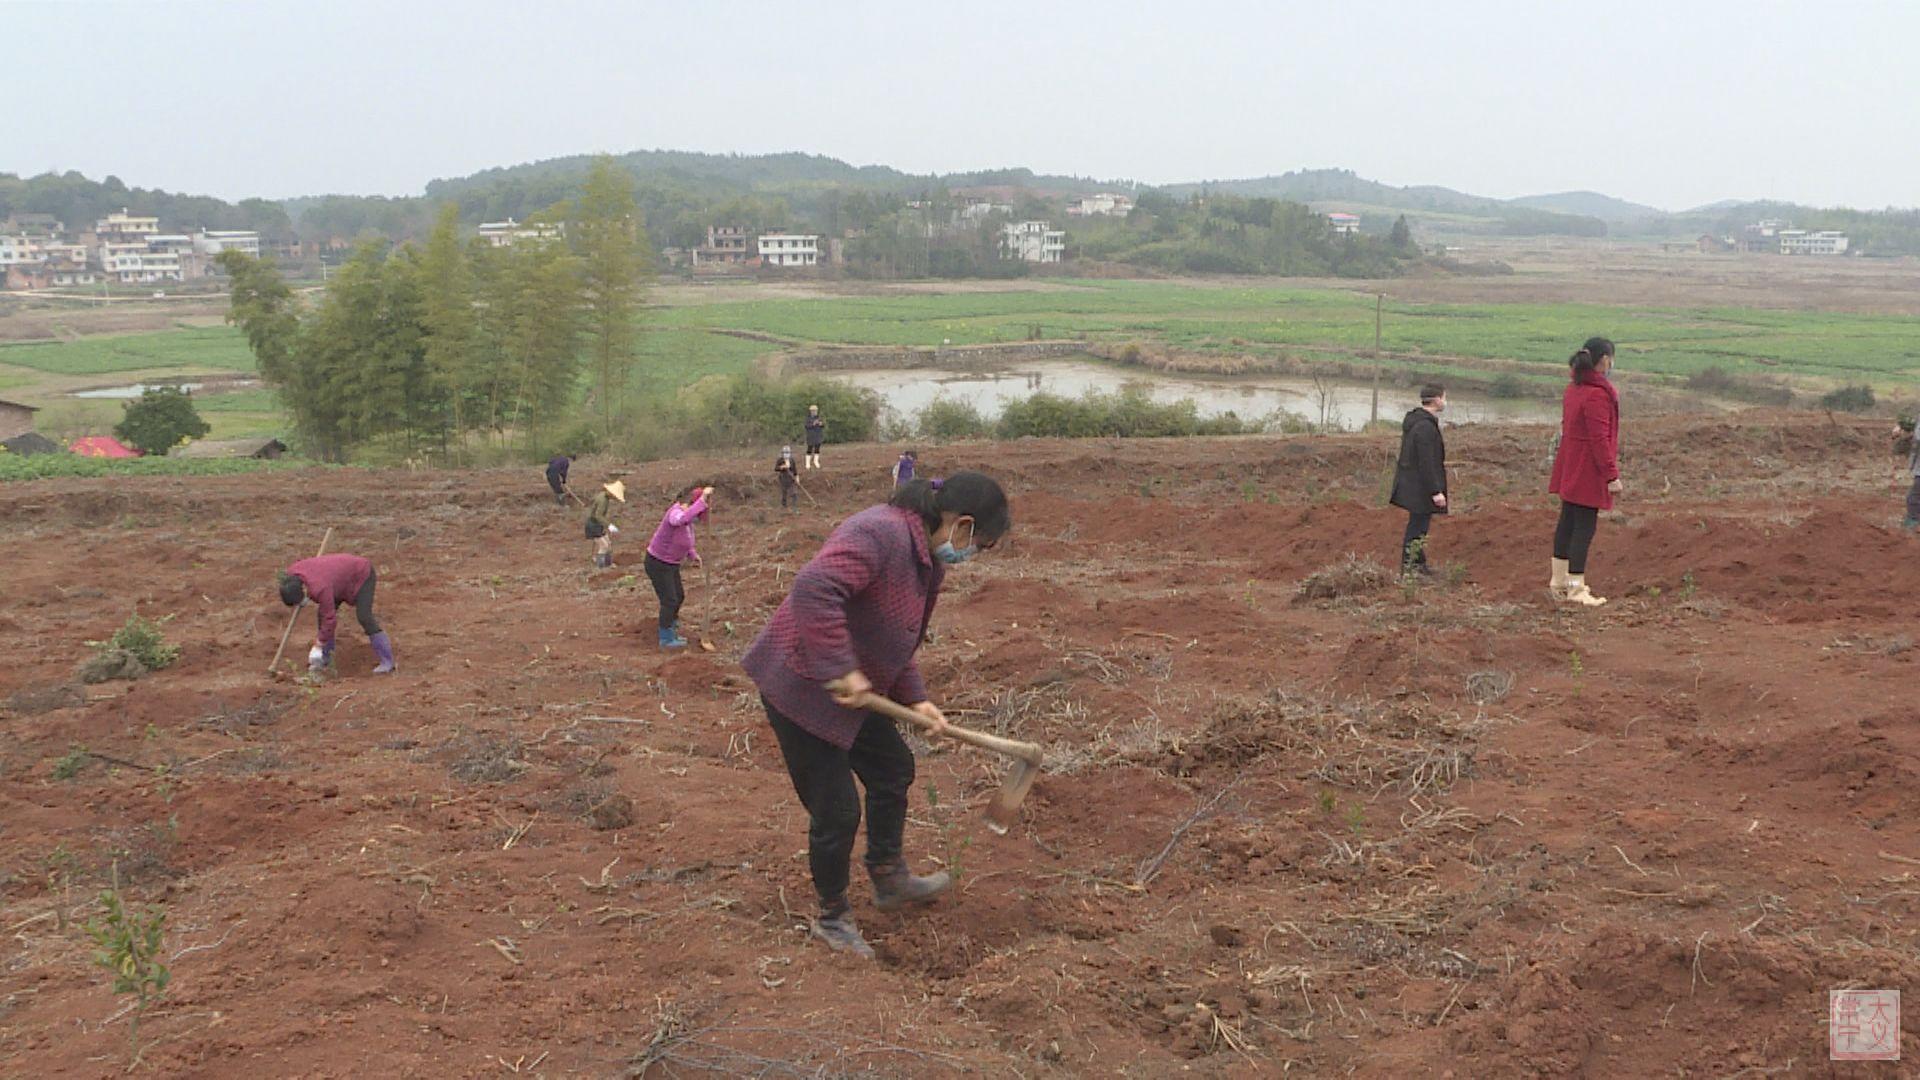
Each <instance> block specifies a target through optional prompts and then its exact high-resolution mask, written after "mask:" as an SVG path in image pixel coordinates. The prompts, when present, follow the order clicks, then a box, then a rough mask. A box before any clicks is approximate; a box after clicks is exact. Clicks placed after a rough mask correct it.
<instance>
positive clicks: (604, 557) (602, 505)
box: [587, 480, 627, 570]
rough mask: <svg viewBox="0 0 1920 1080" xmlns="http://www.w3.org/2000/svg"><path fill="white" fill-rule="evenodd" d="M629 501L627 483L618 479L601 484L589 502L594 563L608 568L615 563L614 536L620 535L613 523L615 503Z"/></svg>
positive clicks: (618, 529) (589, 526)
mask: <svg viewBox="0 0 1920 1080" xmlns="http://www.w3.org/2000/svg"><path fill="white" fill-rule="evenodd" d="M626 501H627V485H625V484H624V483H621V482H620V481H618V480H615V481H614V482H612V483H610V484H601V485H600V493H599V494H597V495H595V496H594V497H593V501H592V502H591V503H588V504H587V539H589V540H591V541H593V565H595V566H597V567H599V568H601V569H602V570H604V569H606V568H607V567H609V566H612V565H613V538H614V537H616V536H619V535H620V528H619V526H617V525H615V524H614V523H613V504H614V503H616V502H626Z"/></svg>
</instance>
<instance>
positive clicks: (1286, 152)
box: [0, 0, 1920, 209]
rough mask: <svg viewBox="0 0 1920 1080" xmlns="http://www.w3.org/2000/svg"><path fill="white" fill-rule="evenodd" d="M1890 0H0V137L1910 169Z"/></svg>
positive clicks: (1794, 185)
mask: <svg viewBox="0 0 1920 1080" xmlns="http://www.w3.org/2000/svg"><path fill="white" fill-rule="evenodd" d="M1915 42H1920V3H1915V2H1912V0H1829V2H1825V3H1815V2H1812V0H1808V2H1802V3H1792V4H1789V3H1776V2H1767V0H1740V2H1721V0H1663V2H1659V3H1643V2H1639V0H1589V2H1584V3H1578V4H1573V3H1563V2H1558V0H1532V2H1518V0H1516V2H1482V0H1446V2H1441V3H1435V2H1432V0H1418V2H1405V3H1384V2H1355V0H1347V2H1343V3H1291V2H1287V0H1246V2H1212V0H1181V2H1168V0H1149V2H1141V3H1134V2H1128V0H1116V2H1108V3H1092V2H1080V0H1016V2H1004V3H1003V2H999V0H990V2H972V3H961V4H938V5H934V4H921V3H911V2H907V0H885V2H873V3H869V2H864V0H859V2H835V0H782V2H774V3H729V2H726V0H672V2H667V3H653V2H639V0H634V2H628V3H585V2H568V0H539V2H527V0H515V2H489V0H460V2H457V3H455V2H407V0H386V2H379V3H362V2H358V0H301V2H297V3H294V2H253V0H248V2H244V3H243V2H232V3H227V2H195V0H149V2H142V3H129V4H120V3H92V2H87V0H69V2H64V3H41V2H30V3H20V2H15V0H0V46H6V48H4V49H0V52H4V53H5V54H6V55H10V56H11V57H13V58H14V61H15V63H16V64H18V65H23V66H18V67H15V68H14V70H13V71H12V73H11V74H12V77H9V78H7V79H6V80H5V89H4V90H0V171H7V172H18V173H22V174H28V173H37V172H43V171H45V170H48V169H63V170H64V169H78V170H80V171H81V172H84V173H86V174H88V175H89V176H94V177H96V178H97V177H100V176H104V175H105V174H108V173H113V174H116V175H118V176H119V177H120V178H121V179H123V180H125V181H126V182H127V183H129V184H133V185H137V186H144V187H154V186H158V187H165V188H168V189H171V190H184V191H191V192H204V193H210V194H215V195H220V196H224V197H228V198H238V197H242V196H248V195H265V196H271V197H281V196H288V195H301V194H315V193H320V192H330V191H337V192H352V193H384V194H396V195H397V194H415V193H418V192H419V191H420V190H421V188H422V186H423V185H424V184H425V183H426V181H428V180H429V179H432V178H434V177H440V176H458V175H464V174H466V173H469V172H472V171H475V170H477V169H482V168H487V167H490V166H496V165H509V164H515V163H518V162H523V161H529V160H535V159H538V158H544V157H554V156H558V155H562V154H574V153H582V152H589V151H598V150H607V151H615V152H618V151H625V150H634V149H644V148H673V149H689V150H708V151H739V152H744V153H758V152H765V151H777V150H804V151H809V152H815V153H821V154H828V155H831V156H834V157H839V158H843V159H845V160H848V161H852V162H855V163H858V164H886V165H893V166H896V167H899V168H903V169H907V170H910V171H915V172H929V171H939V172H952V171H960V170H966V169H977V168H992V167H1003V166H1014V165H1025V166H1029V167H1031V168H1033V169H1035V170H1036V171H1041V172H1061V173H1072V174H1080V175H1093V176H1099V177H1103V178H1122V177H1130V178H1135V179H1139V180H1144V181H1148V182H1169V181H1176V180H1197V179H1209V178H1211V179H1220V178H1230V177H1245V176H1258V175H1264V174H1267V173H1279V172H1286V171H1288V170H1291V169H1300V168H1320V167H1329V166H1338V167H1344V168H1350V169H1353V170H1354V171H1356V172H1358V173H1360V174H1361V175H1362V176H1366V177H1370V178H1374V179H1379V180H1383V181H1386V182H1389V183H1394V184H1422V183H1431V184H1443V185H1446V186H1449V187H1454V188H1459V189H1462V190H1466V191H1471V192H1474V193H1477V194H1484V195H1493V196H1499V197H1511V196H1516V195H1526V194H1536V193H1541V192H1552V191H1564V190H1569V189H1582V188H1586V189H1593V190H1598V191H1603V192H1606V193H1608V194H1611V195H1617V196H1620V197H1622V198H1627V199H1632V200H1635V201H1639V202H1646V203H1650V204H1652V205H1655V206H1661V207H1666V208H1669V209H1683V208H1687V207H1691V206H1695V205H1698V204H1701V203H1705V202H1711V201H1714V200H1718V199H1725V198H1756V197H1774V198H1784V199H1791V200H1794V201H1799V202H1808V203H1816V204H1823V205H1826V204H1846V205H1853V206H1868V207H1878V206H1884V205H1889V204H1894V205H1902V206H1913V205H1916V204H1920V62H1916V61H1915V60H1914V59H1913V57H1912V53H1913V46H1914V43H1915Z"/></svg>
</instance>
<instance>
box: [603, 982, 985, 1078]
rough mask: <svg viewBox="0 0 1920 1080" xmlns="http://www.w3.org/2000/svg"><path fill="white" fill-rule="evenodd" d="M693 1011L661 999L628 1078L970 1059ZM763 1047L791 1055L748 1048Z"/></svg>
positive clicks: (806, 1071)
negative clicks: (701, 1019)
mask: <svg viewBox="0 0 1920 1080" xmlns="http://www.w3.org/2000/svg"><path fill="white" fill-rule="evenodd" d="M691 1012H692V1010H690V1009H689V1008H688V1007H686V1006H684V1005H680V1004H678V1003H674V1002H667V1001H665V1000H660V1001H658V1002H657V1004H656V1007H655V1012H654V1026H653V1033H652V1035H651V1036H650V1037H649V1038H648V1040H647V1045H646V1046H645V1047H644V1048H642V1049H641V1051H640V1052H639V1053H638V1054H636V1055H634V1057H633V1058H632V1059H631V1060H630V1061H629V1062H628V1063H627V1069H626V1073H625V1075H626V1076H628V1077H629V1078H636V1080H637V1078H641V1077H645V1076H648V1075H650V1074H649V1070H652V1069H653V1068H654V1067H655V1066H659V1067H660V1068H661V1070H662V1071H663V1072H665V1074H666V1075H673V1070H674V1069H675V1068H681V1069H689V1070H694V1071H699V1072H708V1073H714V1074H718V1075H720V1076H741V1077H758V1078H764V1077H794V1078H804V1080H835V1078H839V1077H851V1076H853V1075H854V1069H853V1063H854V1062H856V1061H859V1060H860V1059H873V1058H878V1059H881V1061H882V1062H883V1065H882V1066H881V1067H882V1068H883V1069H884V1070H885V1071H893V1072H900V1071H908V1070H909V1063H910V1062H917V1063H918V1065H919V1067H920V1069H922V1070H924V1069H930V1068H939V1069H942V1070H957V1069H960V1068H962V1067H963V1066H965V1065H966V1061H965V1059H963V1058H959V1057H955V1056H954V1055H952V1054H943V1053H941V1052H939V1051H937V1050H921V1049H916V1048H914V1047H910V1046H900V1045H898V1044H895V1043H888V1042H882V1041H880V1040H878V1039H867V1038H862V1037H861V1036H858V1035H851V1034H847V1033H841V1034H840V1036H839V1037H838V1038H836V1037H830V1036H827V1035H822V1034H820V1033H817V1032H810V1031H797V1030H791V1029H786V1028H774V1027H758V1026H747V1025H730V1024H728V1023H727V1022H726V1021H724V1020H722V1021H717V1022H710V1023H705V1024H697V1023H696V1022H695V1021H694V1019H693V1017H692V1015H691ZM762 1043H764V1044H767V1045H769V1046H777V1047H779V1048H780V1052H781V1053H783V1054H786V1055H788V1056H785V1057H771V1056H769V1055H768V1054H767V1053H762V1052H758V1051H756V1050H753V1049H748V1048H747V1046H746V1045H742V1044H762ZM886 1066H891V1068H890V1069H888V1068H886ZM875 1067H876V1066H874V1065H873V1064H871V1063H867V1064H864V1065H863V1066H862V1068H861V1071H863V1072H867V1073H869V1074H871V1071H872V1070H873V1069H874V1068H875Z"/></svg>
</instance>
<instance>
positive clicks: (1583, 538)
mask: <svg viewBox="0 0 1920 1080" xmlns="http://www.w3.org/2000/svg"><path fill="white" fill-rule="evenodd" d="M1599 527H1600V511H1599V509H1598V508H1596V507H1592V506H1581V505H1579V504H1577V503H1570V502H1563V503H1561V504H1560V524H1558V525H1556V526H1555V527H1554V530H1553V557H1554V558H1556V559H1565V560H1567V572H1568V573H1570V574H1584V573H1586V572H1587V548H1588V547H1590V546H1592V544H1593V534H1594V532H1595V530H1597V529H1599Z"/></svg>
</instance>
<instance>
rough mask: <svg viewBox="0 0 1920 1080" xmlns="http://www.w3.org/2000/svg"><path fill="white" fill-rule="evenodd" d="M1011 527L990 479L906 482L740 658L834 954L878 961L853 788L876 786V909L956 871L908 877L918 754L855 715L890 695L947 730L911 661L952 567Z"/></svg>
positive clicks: (858, 525) (858, 518)
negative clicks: (869, 937)
mask: <svg viewBox="0 0 1920 1080" xmlns="http://www.w3.org/2000/svg"><path fill="white" fill-rule="evenodd" d="M1012 523H1013V519H1012V515H1011V514H1010V513H1009V511H1008V508H1007V496H1006V493H1005V492H1003V491H1002V490H1001V489H1000V485H999V484H998V483H996V482H995V481H994V480H993V479H992V478H991V477H988V476H986V475H984V474H982V473H977V472H962V473H956V474H954V475H953V476H952V477H950V478H948V479H947V480H946V481H945V482H944V483H942V482H940V481H929V480H915V481H914V482H912V483H910V484H903V485H901V486H900V487H899V488H898V489H897V490H895V491H894V493H893V498H892V499H891V500H889V501H888V502H887V503H886V505H884V506H876V507H872V508H871V509H868V510H863V511H861V512H860V513H858V514H855V515H854V516H853V517H850V518H848V519H847V520H846V521H844V522H842V523H841V525H840V527H839V528H837V529H835V530H834V531H833V534H832V535H830V536H828V537H827V541H826V543H825V544H824V545H822V546H821V548H820V551H819V553H818V554H816V555H815V556H814V557H813V560H812V561H811V562H809V563H808V564H807V565H806V566H805V567H803V568H802V569H801V570H800V572H799V573H797V574H795V575H794V579H793V590H792V591H791V592H790V593H788V594H787V598H786V599H785V600H784V601H782V602H781V604H780V607H779V610H777V611H775V612H774V614H773V619H772V620H771V621H770V622H768V623H767V626H766V629H764V630H762V631H761V632H760V636H759V637H758V638H757V639H755V641H754V643H753V647H752V648H750V649H749V650H747V654H746V656H744V657H743V658H741V661H740V663H741V666H742V667H744V668H745V669H746V672H747V675H748V676H749V677H750V678H752V679H753V681H754V683H755V685H757V686H758V687H759V688H760V701H761V704H762V705H764V706H765V707H766V710H767V721H768V723H769V724H771V725H772V727H773V734H774V737H775V739H777V740H778V741H779V743H780V754H781V756H782V757H783V758H785V759H786V763H787V774H788V776H789V777H791V778H792V780H793V787H794V790H795V792H797V793H798V794H799V796H800V802H801V804H802V805H803V806H805V807H806V808H807V814H808V817H809V818H810V821H811V824H810V825H809V828H808V833H807V858H808V864H809V866H810V868H811V870H812V874H813V885H814V889H815V891H816V892H818V893H819V896H820V917H819V918H818V919H817V920H816V921H815V923H814V928H813V932H814V935H815V936H816V937H819V938H820V939H821V940H823V941H825V942H826V943H827V945H828V946H830V947H831V948H833V949H835V950H839V951H845V952H851V953H853V954H855V955H857V956H861V957H872V956H873V950H872V949H871V948H869V947H868V945H867V942H866V939H865V938H863V937H861V935H860V930H859V927H857V926H855V925H854V921H853V916H852V914H851V909H850V907H849V905H848V903H847V881H848V877H849V863H850V860H851V857H852V853H853V840H854V833H855V832H857V831H858V829H859V827H860V804H861V798H860V792H859V790H858V789H857V788H856V787H855V781H856V780H858V782H859V785H860V787H864V788H865V789H866V817H867V854H866V864H867V874H868V876H869V877H870V878H871V879H872V881H873V893H874V900H875V906H877V907H878V908H879V909H880V910H882V911H891V910H893V909H895V908H899V907H904V906H906V905H908V904H914V903H921V902H924V901H927V900H931V899H933V898H934V897H936V896H938V895H940V894H941V893H943V892H945V891H946V890H947V887H948V886H949V885H950V884H951V883H952V882H951V879H950V878H949V876H948V875H947V874H945V873H938V874H932V875H928V876H925V877H920V876H915V875H914V874H913V873H911V872H910V871H909V870H908V869H907V863H906V859H905V858H904V856H903V855H902V853H901V848H902V843H903V838H904V833H905V829H906V820H907V790H908V788H909V787H911V786H912V784H913V775H914V769H913V751H912V750H910V749H909V748H908V747H907V744H906V741H905V740H903V739H902V738H901V737H900V732H899V730H898V729H896V728H895V727H894V725H893V721H892V720H890V719H888V718H886V717H884V716H881V715H880V714H878V713H871V712H862V711H859V710H857V709H856V708H854V706H855V705H857V704H858V703H859V702H860V701H862V700H864V698H865V697H866V695H867V694H869V693H873V694H880V695H883V696H885V697H888V698H891V699H892V700H894V701H897V702H899V703H901V704H902V705H906V706H908V707H910V708H912V709H915V710H916V711H918V712H920V713H922V714H923V715H925V716H926V717H927V718H928V719H929V720H930V721H932V722H933V724H934V727H935V731H936V733H937V732H938V731H939V730H944V728H945V725H946V717H945V716H943V715H942V714H941V712H940V709H939V708H938V707H937V706H936V705H934V704H933V702H932V701H930V700H928V696H927V685H926V681H925V680H924V679H922V678H921V676H920V669H919V668H918V667H917V666H916V665H915V663H914V654H915V652H916V651H917V650H918V649H919V648H920V642H921V641H922V640H923V639H924V637H925V636H926V630H927V622H928V620H929V619H931V618H932V617H933V606H934V602H935V601H936V600H937V599H938V598H939V595H940V587H941V584H942V583H943V582H944V581H945V580H946V573H947V569H948V568H949V567H951V566H956V565H958V564H960V563H964V562H966V561H967V560H969V559H971V558H973V557H974V556H975V555H976V554H978V553H980V552H982V551H986V550H989V549H991V548H992V547H993V546H994V545H995V544H996V543H998V542H999V540H1000V538H1001V537H1002V536H1004V535H1005V534H1006V532H1007V530H1008V529H1009V528H1011V527H1012Z"/></svg>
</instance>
